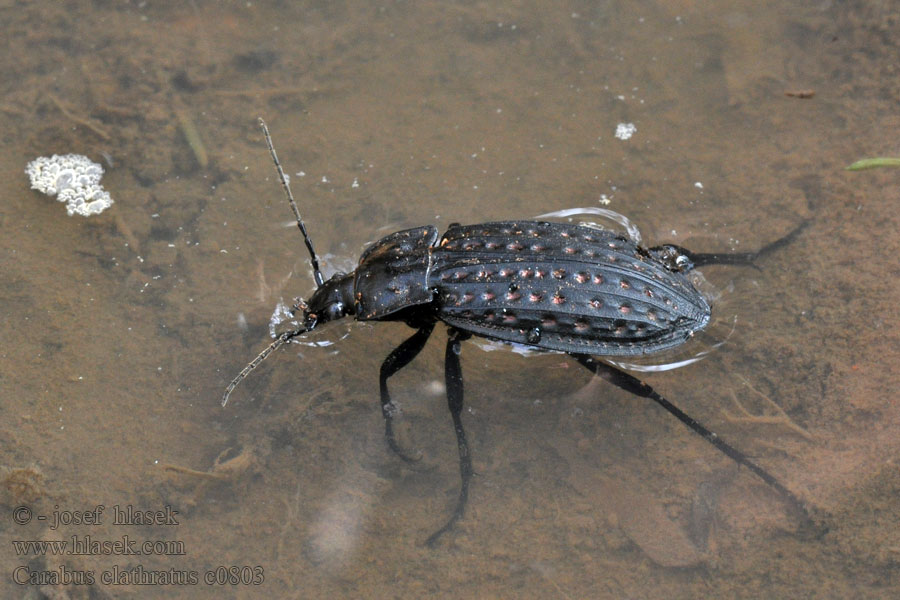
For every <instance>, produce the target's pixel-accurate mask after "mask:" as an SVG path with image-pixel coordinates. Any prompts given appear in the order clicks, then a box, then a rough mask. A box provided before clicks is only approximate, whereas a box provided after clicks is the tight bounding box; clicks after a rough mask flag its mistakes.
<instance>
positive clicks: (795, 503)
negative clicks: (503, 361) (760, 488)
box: [571, 354, 813, 527]
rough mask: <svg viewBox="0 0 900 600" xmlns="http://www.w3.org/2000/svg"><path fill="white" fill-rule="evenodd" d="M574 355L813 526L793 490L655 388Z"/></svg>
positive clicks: (808, 524)
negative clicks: (656, 408)
mask: <svg viewBox="0 0 900 600" xmlns="http://www.w3.org/2000/svg"><path fill="white" fill-rule="evenodd" d="M571 356H572V357H573V358H574V359H575V360H577V361H578V362H580V363H581V364H582V365H584V366H585V367H587V368H588V369H590V370H591V371H593V372H594V373H595V374H596V375H599V376H600V377H602V378H603V379H605V380H606V381H608V382H609V383H611V384H613V385H615V386H617V387H620V388H622V389H623V390H625V391H626V392H631V393H632V394H634V395H635V396H639V397H641V398H650V399H651V400H653V401H654V402H656V403H657V404H659V405H660V406H661V407H663V408H664V409H666V410H667V411H668V412H669V413H670V414H672V415H673V416H674V417H675V418H676V419H678V420H679V421H681V422H682V423H684V424H685V425H687V426H688V427H689V428H690V429H691V430H693V431H694V432H695V433H697V434H698V435H699V436H700V437H702V438H703V439H704V440H706V441H707V442H709V443H710V444H712V445H713V446H715V447H716V450H718V451H719V452H722V453H723V454H725V455H726V456H728V457H729V458H730V459H732V460H733V461H735V462H736V463H738V464H741V465H744V466H745V467H747V468H748V469H750V470H751V471H753V472H754V473H755V474H756V475H757V476H758V477H759V478H760V479H762V480H763V481H765V482H766V483H767V484H769V485H770V486H772V488H774V489H775V490H776V491H777V492H778V493H779V494H781V496H782V497H783V498H784V499H785V500H786V501H787V502H788V504H789V506H790V507H791V508H792V509H793V510H794V511H795V512H796V513H797V516H798V517H799V519H800V521H801V524H802V525H803V526H804V527H807V526H812V525H813V521H812V517H811V516H810V514H809V512H808V511H807V509H806V505H805V504H804V503H803V501H802V500H800V498H798V497H797V496H795V495H794V493H793V492H792V491H790V490H789V489H787V488H786V487H784V485H782V484H781V483H780V482H779V481H778V480H777V479H775V477H774V476H773V475H772V474H770V473H769V472H768V471H766V470H765V469H763V468H762V467H760V466H759V465H757V464H756V463H754V462H753V461H751V460H750V459H749V458H747V456H746V455H744V453H743V452H741V451H740V450H738V449H736V448H734V447H733V446H731V445H729V444H727V443H725V442H723V441H722V439H721V438H719V436H718V435H717V434H716V433H714V432H712V431H710V430H709V429H707V428H706V427H704V426H703V425H702V424H700V423H699V422H698V421H696V420H695V419H694V418H693V417H691V416H689V415H688V414H687V413H685V412H684V411H682V410H681V409H680V408H678V407H677V406H675V405H674V404H672V403H671V402H669V401H668V400H666V399H665V398H663V397H662V396H660V395H659V394H658V393H657V392H656V391H655V390H654V389H653V388H652V387H650V386H649V385H647V384H646V383H644V382H643V381H641V380H640V379H638V378H637V377H634V376H633V375H629V374H628V373H626V372H624V371H622V370H620V369H618V368H616V367H614V366H612V365H609V364H607V363H605V362H602V361H599V360H597V359H595V358H593V357H591V356H589V355H587V354H572V355H571Z"/></svg>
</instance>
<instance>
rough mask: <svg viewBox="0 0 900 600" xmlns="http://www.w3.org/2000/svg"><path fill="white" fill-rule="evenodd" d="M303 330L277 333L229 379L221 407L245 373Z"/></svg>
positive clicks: (244, 376)
mask: <svg viewBox="0 0 900 600" xmlns="http://www.w3.org/2000/svg"><path fill="white" fill-rule="evenodd" d="M305 332H306V327H305V326H303V327H300V328H298V329H295V330H293V331H285V332H284V333H282V334H281V335H279V336H278V337H277V338H275V341H274V342H272V343H271V344H269V345H268V346H266V349H265V350H263V351H262V352H260V353H259V354H257V355H256V358H254V359H253V360H251V361H250V362H249V363H248V364H247V366H246V367H244V368H243V369H242V370H241V372H240V373H238V374H237V377H235V378H234V379H232V380H231V383H229V384H228V387H226V388H225V394H224V395H223V396H222V407H223V408H224V407H225V405H226V404H228V397H229V396H231V392H233V391H234V388H236V387H237V385H238V384H239V383H240V382H241V381H243V380H244V379H246V377H247V375H249V374H250V371H252V370H253V369H255V368H256V367H258V366H259V363H261V362H262V361H264V360H266V357H268V356H269V355H270V354H272V353H273V352H275V351H276V350H278V349H279V348H281V347H282V346H284V345H285V344H286V343H288V342H289V341H291V338H293V337H296V336H298V335H300V334H301V333H305Z"/></svg>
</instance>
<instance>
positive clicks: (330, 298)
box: [303, 273, 356, 331]
mask: <svg viewBox="0 0 900 600" xmlns="http://www.w3.org/2000/svg"><path fill="white" fill-rule="evenodd" d="M353 280H354V274H353V273H351V274H349V275H346V274H344V273H335V274H334V275H333V276H332V277H331V279H329V280H328V281H326V282H325V283H323V284H322V285H320V286H319V287H318V288H316V291H315V292H313V295H312V296H311V297H310V299H309V302H308V303H307V305H306V307H305V308H304V310H303V321H304V325H305V326H306V331H311V330H313V329H315V327H316V325H319V324H321V323H327V322H328V321H335V320H337V319H341V318H343V317H345V316H347V315H352V314H355V313H356V306H355V304H354V298H353Z"/></svg>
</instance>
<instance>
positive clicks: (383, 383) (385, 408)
mask: <svg viewBox="0 0 900 600" xmlns="http://www.w3.org/2000/svg"><path fill="white" fill-rule="evenodd" d="M433 330H434V323H428V324H426V325H424V326H422V327H420V328H419V330H418V331H416V332H415V333H414V334H412V335H411V336H410V337H409V338H407V339H406V340H405V341H404V342H403V343H402V344H400V345H399V346H397V347H396V348H394V350H393V351H392V352H391V353H390V354H388V356H387V358H385V359H384V362H383V363H381V373H380V375H379V378H378V383H379V387H380V388H381V414H382V415H383V416H384V438H385V440H387V443H388V446H389V447H390V449H391V450H392V451H393V452H394V454H396V455H397V456H399V457H400V458H402V459H403V460H405V461H406V462H409V463H413V462H417V461H419V460H420V459H421V458H422V457H421V456H413V455H410V454H408V453H407V452H406V451H405V450H404V449H403V448H401V447H400V445H399V444H398V443H397V438H396V437H395V436H394V414H395V413H396V412H397V406H396V405H395V404H394V403H393V401H392V400H391V394H390V392H389V391H388V387H387V380H388V378H389V377H390V376H391V375H393V374H394V373H396V372H397V371H399V370H400V369H402V368H403V367H405V366H406V365H408V364H409V363H411V362H412V360H413V359H414V358H415V357H416V356H418V354H419V352H421V351H422V348H424V347H425V343H426V342H427V341H428V338H429V337H430V336H431V332H432V331H433Z"/></svg>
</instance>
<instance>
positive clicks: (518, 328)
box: [222, 119, 810, 545]
mask: <svg viewBox="0 0 900 600" xmlns="http://www.w3.org/2000/svg"><path fill="white" fill-rule="evenodd" d="M259 124H260V127H261V128H262V130H263V134H264V135H265V139H266V145H267V146H268V149H269V153H270V154H271V156H272V160H273V162H274V163H275V168H276V171H277V172H278V177H279V179H280V181H281V184H282V187H283V188H284V190H285V194H286V196H287V199H288V202H289V204H290V206H291V209H292V210H293V212H294V216H295V217H296V221H297V226H298V228H299V229H300V232H301V234H302V235H303V240H304V242H305V244H306V248H307V250H308V252H309V255H310V261H311V263H312V268H313V276H314V278H315V282H316V286H317V287H316V290H315V292H313V295H312V296H311V297H310V299H309V301H308V302H304V301H303V300H298V301H297V302H296V303H295V304H294V306H293V308H292V309H291V314H292V315H293V314H295V313H296V312H297V311H302V315H303V317H302V323H301V324H300V325H299V326H298V327H297V328H296V329H293V330H290V331H286V332H284V333H282V334H280V335H279V336H278V337H277V338H276V339H275V341H274V342H272V343H271V344H270V345H269V346H268V347H267V348H266V349H264V350H263V351H262V352H260V354H259V355H258V356H257V357H256V358H255V359H253V360H252V361H251V362H250V363H249V364H248V365H247V366H246V367H244V369H243V370H242V371H241V372H240V373H239V374H238V375H237V377H235V378H234V379H233V380H232V381H231V383H229V384H228V386H227V388H226V389H225V394H224V396H223V398H222V406H225V404H226V403H227V402H228V398H229V396H230V395H231V393H232V392H233V391H234V389H235V387H236V386H237V385H238V383H240V381H241V380H242V379H244V378H245V377H246V376H247V375H248V374H249V373H250V371H252V370H253V369H255V368H256V367H257V366H259V364H260V363H261V362H262V361H263V360H265V358H266V357H267V356H269V354H271V353H272V352H273V351H275V350H276V349H278V348H279V347H281V346H283V345H284V344H286V343H288V342H290V340H291V339H293V338H295V337H297V336H299V335H301V334H304V333H306V332H309V331H312V330H313V329H315V328H316V327H318V326H319V325H321V324H323V323H327V322H329V321H334V320H336V319H341V318H343V317H346V316H353V317H355V318H356V319H357V320H360V321H402V322H405V323H406V324H408V325H410V326H411V327H413V328H415V329H416V332H415V333H414V334H413V335H412V336H410V337H409V338H408V339H407V340H406V341H404V342H403V343H402V344H400V345H399V346H398V347H397V348H395V349H394V350H393V351H392V352H391V353H390V354H389V355H388V357H387V358H386V359H385V360H384V362H383V363H382V365H381V371H380V376H379V384H380V394H381V409H382V415H383V416H384V423H385V439H386V441H387V443H388V446H389V447H390V448H391V450H392V451H393V452H395V453H396V454H397V455H398V456H400V457H401V458H402V459H403V460H406V461H408V462H413V461H415V460H417V459H416V458H415V457H412V456H410V455H408V454H407V453H405V452H404V451H403V450H402V449H401V448H400V446H399V444H398V443H397V441H396V438H395V436H394V431H393V414H394V406H393V404H392V403H391V397H390V393H389V392H388V387H387V380H388V379H389V378H390V377H391V376H392V375H394V374H395V373H397V372H398V371H399V370H400V369H402V368H403V367H405V366H406V365H408V364H409V363H410V362H411V361H412V360H413V359H414V358H415V357H416V355H418V354H419V352H420V351H421V350H422V348H423V347H424V346H425V343H426V342H427V340H428V338H429V336H430V335H431V333H432V331H433V330H434V326H435V324H436V323H437V322H438V321H443V322H444V323H446V324H447V325H448V326H449V338H448V341H447V347H446V353H445V364H444V368H445V380H446V390H447V402H448V405H449V408H450V415H451V417H452V419H453V427H454V431H455V433H456V441H457V446H458V449H459V470H460V478H461V486H460V492H459V498H458V499H457V502H456V507H455V509H454V512H453V514H452V515H451V517H450V518H449V520H448V521H447V522H446V523H445V524H444V525H443V526H442V527H441V528H440V529H438V530H437V531H436V532H434V533H433V534H432V535H431V536H430V537H429V538H428V540H427V544H428V545H433V544H434V543H435V542H436V541H437V540H438V538H440V536H441V535H443V534H444V533H446V532H447V531H449V530H450V529H451V528H452V527H453V525H454V524H455V523H456V522H457V521H458V520H459V519H460V518H461V517H462V516H463V512H464V511H465V507H466V502H467V499H468V492H469V484H470V482H471V478H472V474H473V472H472V459H471V456H470V454H469V448H468V444H467V442H466V434H465V430H464V428H463V423H462V417H461V415H462V407H463V378H462V370H461V367H460V360H459V354H460V342H461V341H463V340H465V339H466V338H468V337H471V336H472V335H475V336H480V337H484V338H488V339H491V340H496V341H500V342H508V343H515V344H523V345H526V346H530V347H531V348H534V349H537V350H544V351H555V352H563V353H566V354H568V355H570V356H572V357H573V358H574V359H575V360H576V361H578V362H579V363H580V364H581V365H583V366H584V367H586V368H587V369H589V370H590V371H592V372H593V373H595V374H596V375H598V376H600V377H601V378H603V379H605V380H606V381H608V382H610V383H612V384H613V385H616V386H618V387H620V388H622V389H624V390H626V391H628V392H631V393H632V394H635V395H637V396H639V397H644V398H649V399H651V400H653V401H654V402H656V403H657V404H659V405H660V406H661V407H662V408H664V409H665V410H666V411H668V412H669V413H671V414H672V415H674V416H675V417H676V418H677V419H678V420H679V421H681V422H682V423H684V424H685V425H686V426H687V427H689V428H690V429H691V430H693V431H694V432H695V433H697V434H699V435H700V436H701V437H703V439H705V440H706V441H707V442H709V443H710V444H712V445H713V446H715V448H716V449H718V450H719V451H720V452H722V453H724V454H725V455H727V456H728V457H729V458H731V459H732V460H734V461H735V462H737V463H738V464H741V465H744V466H745V467H747V468H748V469H749V470H750V471H752V472H753V473H755V474H756V475H757V476H758V477H759V478H760V479H762V480H763V481H765V482H766V483H767V484H768V485H770V486H771V487H772V488H774V489H775V490H776V491H777V492H778V493H779V494H781V496H782V497H784V499H785V500H787V502H788V504H789V505H790V506H791V507H792V508H793V510H795V511H796V512H797V513H798V514H799V515H800V518H801V521H803V522H804V523H809V522H810V516H809V513H808V512H807V509H806V507H805V505H804V503H803V502H802V501H801V500H800V499H799V498H798V497H797V496H796V495H794V493H793V492H791V491H790V490H788V489H787V488H786V487H785V486H784V485H782V484H781V483H780V482H779V481H778V480H777V479H775V477H774V476H772V475H771V474H770V473H769V472H768V471H766V470H764V469H763V468H762V467H760V466H758V465H757V464H756V463H754V462H753V461H751V460H750V459H749V458H747V457H746V456H745V455H744V454H743V453H742V452H740V451H739V450H737V449H736V448H734V447H733V446H731V445H729V444H727V443H726V442H724V441H722V439H720V438H719V437H718V436H717V435H716V434H715V433H713V432H712V431H711V430H709V429H707V428H706V427H704V426H703V425H702V424H700V423H699V422H697V421H696V420H694V419H693V418H691V417H690V416H688V415H687V414H686V413H684V412H683V411H682V410H681V409H679V408H678V407H677V406H675V405H674V404H672V403H671V402H670V401H668V400H667V399H666V398H664V397H663V396H661V395H659V394H658V393H657V392H656V391H655V390H654V389H653V388H651V387H650V386H649V385H647V384H646V383H644V382H642V381H640V380H639V379H637V378H636V377H634V376H633V375H630V374H628V373H626V372H625V371H623V370H621V369H619V368H618V367H616V366H613V365H611V364H608V363H606V362H603V361H602V360H599V359H598V358H595V357H604V356H637V355H645V354H652V353H655V352H661V351H663V350H667V349H670V348H674V347H676V346H679V345H681V344H683V343H684V342H686V341H687V340H688V339H690V338H691V337H692V336H693V335H694V333H695V332H697V331H699V330H701V329H703V328H704V327H705V326H706V325H707V323H708V322H709V319H710V306H709V304H708V303H707V301H706V299H705V298H704V297H703V296H702V295H701V294H700V292H698V291H697V290H696V289H695V287H694V286H693V284H692V283H691V282H690V280H689V279H688V278H687V277H686V274H687V273H688V272H689V271H690V270H691V269H694V268H695V267H699V266H702V265H710V264H731V265H752V264H753V261H754V260H755V259H757V258H759V257H761V256H764V255H766V254H768V253H770V252H772V251H773V250H776V249H777V248H780V247H782V246H784V245H786V244H787V243H789V242H790V241H791V240H792V239H793V238H794V237H796V235H797V234H798V233H799V232H800V231H801V230H802V229H803V228H804V227H805V225H806V222H804V223H801V225H799V226H798V227H797V228H795V229H794V230H793V231H791V232H790V233H789V234H787V235H786V236H785V237H783V238H781V239H779V240H776V241H775V242H772V243H770V244H769V245H767V246H765V247H763V248H762V249H760V250H758V251H756V252H748V253H732V254H705V253H695V252H691V251H689V250H687V249H685V248H682V247H680V246H676V245H672V244H667V245H662V246H655V247H652V248H646V249H645V248H643V247H641V246H639V245H638V244H636V243H635V242H633V241H631V240H629V239H627V238H625V237H623V236H620V235H618V234H616V233H614V232H610V231H604V230H600V229H596V228H592V227H586V226H582V225H577V224H563V223H551V222H546V221H526V220H521V221H500V222H492V223H481V224H477V225H466V226H463V225H459V224H452V225H450V227H449V228H448V229H447V231H446V232H445V233H444V234H443V235H442V236H439V234H438V231H437V229H436V228H435V227H434V226H432V225H426V226H424V227H416V228H413V229H407V230H405V231H398V232H396V233H392V234H390V235H388V236H387V237H385V238H383V239H381V240H379V241H377V242H375V243H374V244H372V245H371V246H369V247H368V248H367V249H366V250H365V252H363V254H362V256H361V257H360V259H359V265H358V266H357V268H356V270H355V271H354V272H352V273H349V274H344V273H337V274H335V275H334V276H332V277H331V278H330V279H329V280H327V281H325V280H324V278H323V277H322V273H321V270H320V268H319V259H318V256H317V255H316V252H315V250H314V249H313V245H312V241H311V239H310V236H309V234H308V232H307V230H306V226H305V225H304V223H303V220H302V218H301V216H300V211H299V209H298V208H297V204H296V202H295V201H294V198H293V194H292V193H291V189H290V185H289V184H288V181H287V178H286V177H285V175H284V171H283V169H282V167H281V163H280V162H279V161H278V156H277V154H276V153H275V148H274V146H273V144H272V139H271V136H270V135H269V130H268V128H267V127H266V124H265V122H264V121H263V120H262V119H259Z"/></svg>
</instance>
